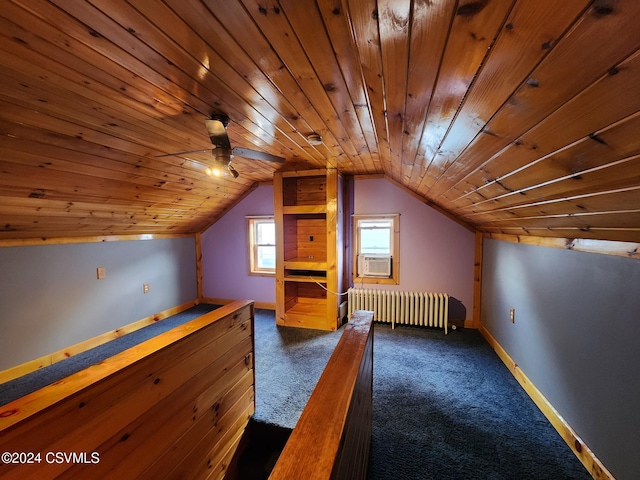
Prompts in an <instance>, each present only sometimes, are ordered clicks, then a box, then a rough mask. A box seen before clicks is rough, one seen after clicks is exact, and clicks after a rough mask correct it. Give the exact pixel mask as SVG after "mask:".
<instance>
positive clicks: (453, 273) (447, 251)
mask: <svg viewBox="0 0 640 480" xmlns="http://www.w3.org/2000/svg"><path fill="white" fill-rule="evenodd" d="M354 213H367V214H368V213H400V214H401V216H400V262H401V265H400V285H393V286H380V288H394V289H398V290H399V289H402V290H414V291H434V292H445V293H448V294H449V295H452V296H453V297H455V298H456V299H458V300H459V301H460V302H461V303H462V305H463V306H464V308H465V309H466V319H467V320H470V319H471V315H472V312H473V262H474V234H473V233H472V232H470V231H469V230H467V229H465V228H464V227H462V226H460V225H458V224H457V223H455V222H453V221H451V220H450V219H448V218H447V217H445V216H444V215H442V214H440V213H438V212H437V211H435V210H434V209H432V208H431V207H429V206H427V205H425V204H424V203H422V202H420V201H419V200H417V199H415V198H414V197H412V196H411V195H409V194H407V193H406V192H404V191H403V190H401V189H399V188H398V187H396V186H395V185H393V184H392V183H390V182H388V181H386V180H384V179H367V180H356V181H355V190H354ZM272 214H273V187H272V186H260V187H258V188H257V189H256V190H254V191H253V192H252V193H250V194H249V195H247V197H246V198H245V199H243V200H242V201H241V202H240V203H238V205H236V206H235V207H234V208H232V209H231V211H229V212H228V213H227V214H226V215H225V216H224V217H222V218H221V219H220V220H218V221H217V222H216V223H215V224H214V225H212V226H211V228H209V229H208V230H207V231H205V232H204V233H203V234H202V270H203V272H202V276H203V294H204V296H205V297H210V298H223V299H233V298H249V299H252V300H255V301H257V302H265V303H275V279H274V278H273V277H256V276H251V275H249V274H248V270H249V266H248V258H247V255H248V253H247V240H246V220H245V217H246V216H247V215H272Z"/></svg>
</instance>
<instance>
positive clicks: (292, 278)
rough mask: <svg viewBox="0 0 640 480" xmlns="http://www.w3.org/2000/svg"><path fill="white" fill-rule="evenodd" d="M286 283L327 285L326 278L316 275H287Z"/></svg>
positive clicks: (285, 277)
mask: <svg viewBox="0 0 640 480" xmlns="http://www.w3.org/2000/svg"><path fill="white" fill-rule="evenodd" d="M284 281H285V282H309V283H324V284H326V283H327V278H326V277H317V276H314V275H285V276H284Z"/></svg>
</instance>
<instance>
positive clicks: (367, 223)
mask: <svg viewBox="0 0 640 480" xmlns="http://www.w3.org/2000/svg"><path fill="white" fill-rule="evenodd" d="M399 237H400V231H399V215H356V216H354V244H355V247H356V248H355V249H354V264H353V271H354V281H358V282H364V283H398V278H399V277H398V265H399V262H398V260H399V258H398V255H399V250H400V249H399Z"/></svg>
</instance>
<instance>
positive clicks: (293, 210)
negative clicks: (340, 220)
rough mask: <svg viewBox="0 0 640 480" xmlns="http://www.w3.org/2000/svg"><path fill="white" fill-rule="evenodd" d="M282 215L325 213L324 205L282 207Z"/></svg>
mask: <svg viewBox="0 0 640 480" xmlns="http://www.w3.org/2000/svg"><path fill="white" fill-rule="evenodd" d="M282 213H284V214H285V215H300V214H305V213H321V214H324V213H327V207H326V205H295V206H289V207H282Z"/></svg>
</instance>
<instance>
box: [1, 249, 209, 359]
mask: <svg viewBox="0 0 640 480" xmlns="http://www.w3.org/2000/svg"><path fill="white" fill-rule="evenodd" d="M97 267H105V268H106V278H104V279H102V280H98V279H97V275H96V268H97ZM196 282H197V276H196V254H195V240H194V239H193V238H176V239H160V240H144V241H124V242H104V243H82V244H69V245H44V246H27V247H8V248H0V370H5V369H7V368H10V367H12V366H15V365H19V364H21V363H24V362H26V361H29V360H32V359H34V358H38V357H41V356H43V355H47V354H49V353H52V352H55V351H58V350H61V349H63V348H66V347H68V346H70V345H73V344H76V343H78V342H80V341H83V340H86V339H88V338H91V337H94V336H96V335H99V334H101V333H104V332H108V331H110V330H115V329H117V328H120V327H122V326H124V325H127V324H129V323H132V322H135V321H137V320H140V319H142V318H144V317H147V316H150V315H154V314H156V313H159V312H161V311H163V310H167V309H169V308H172V307H175V306H177V305H180V304H183V303H186V302H189V301H192V300H194V299H196V298H197V296H198V295H197V284H196ZM143 283H149V285H150V292H149V293H148V294H143V289H142V285H143Z"/></svg>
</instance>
